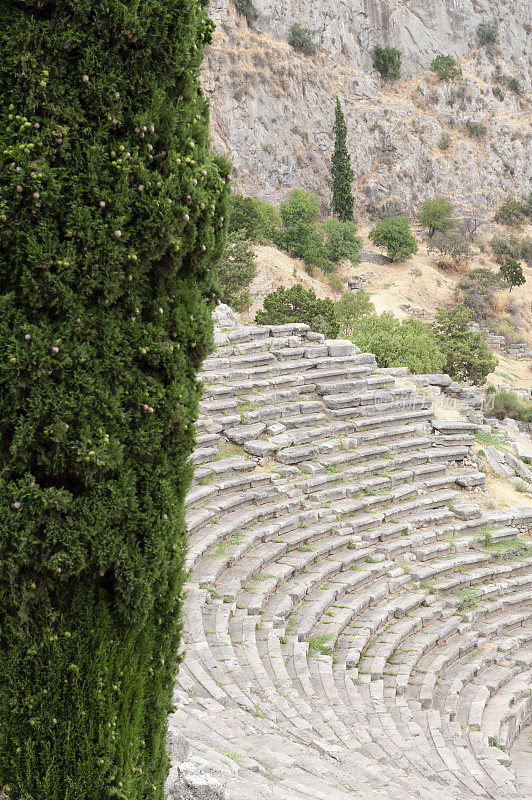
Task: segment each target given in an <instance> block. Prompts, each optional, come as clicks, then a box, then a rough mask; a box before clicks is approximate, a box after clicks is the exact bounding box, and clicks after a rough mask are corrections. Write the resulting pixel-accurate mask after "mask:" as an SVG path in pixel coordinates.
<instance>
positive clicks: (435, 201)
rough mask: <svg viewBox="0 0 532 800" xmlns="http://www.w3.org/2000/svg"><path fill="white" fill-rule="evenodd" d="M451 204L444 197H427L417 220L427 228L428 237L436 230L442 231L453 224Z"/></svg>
mask: <svg viewBox="0 0 532 800" xmlns="http://www.w3.org/2000/svg"><path fill="white" fill-rule="evenodd" d="M452 213H453V206H452V203H451V201H450V200H448V199H447V198H446V197H441V196H440V197H428V198H427V199H426V200H425V202H424V203H423V205H422V206H421V210H420V212H419V222H420V224H421V225H423V227H425V228H428V230H429V237H432V236H434V234H435V233H436V231H440V232H444V231H447V230H449V229H450V228H452V227H453V226H454V224H455V223H454V220H453V218H452V216H451V215H452Z"/></svg>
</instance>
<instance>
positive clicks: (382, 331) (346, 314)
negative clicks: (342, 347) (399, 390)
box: [337, 293, 445, 373]
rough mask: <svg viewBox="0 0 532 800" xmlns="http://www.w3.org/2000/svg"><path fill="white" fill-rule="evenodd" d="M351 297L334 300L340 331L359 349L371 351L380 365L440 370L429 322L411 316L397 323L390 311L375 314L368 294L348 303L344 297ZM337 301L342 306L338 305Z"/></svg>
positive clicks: (442, 361) (439, 355)
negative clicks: (369, 306)
mask: <svg viewBox="0 0 532 800" xmlns="http://www.w3.org/2000/svg"><path fill="white" fill-rule="evenodd" d="M357 294H360V293H357ZM363 294H365V293H363ZM351 296H352V295H345V296H344V297H342V299H341V300H340V301H339V303H337V314H338V318H339V321H340V329H341V333H342V335H344V336H348V337H349V338H350V339H352V341H353V342H355V344H357V345H358V346H359V347H360V348H361V349H362V350H364V351H366V352H369V353H374V355H375V358H376V359H377V364H378V365H379V367H408V369H409V370H410V371H411V372H418V373H419V372H441V371H442V369H443V365H444V364H445V356H444V355H443V353H442V351H441V349H440V348H439V347H438V344H437V342H436V339H435V337H434V334H433V332H432V329H431V327H430V325H428V324H427V323H426V322H421V320H418V319H414V318H413V317H409V318H407V319H405V320H403V321H402V322H400V321H399V320H398V319H397V317H394V315H393V314H392V313H391V312H389V311H385V312H384V313H383V314H380V315H377V314H375V313H374V309H373V313H372V311H371V309H370V308H368V297H367V296H366V297H360V298H357V299H356V300H355V302H352V301H351V302H350V301H349V300H347V298H349V297H351ZM344 298H346V299H345V301H344ZM340 304H343V307H340V308H338V307H339V306H340ZM369 305H371V304H369ZM356 306H358V309H357V308H356ZM357 311H358V313H357Z"/></svg>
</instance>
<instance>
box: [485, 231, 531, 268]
mask: <svg viewBox="0 0 532 800" xmlns="http://www.w3.org/2000/svg"><path fill="white" fill-rule="evenodd" d="M524 247H526V245H525V243H524V240H521V239H518V238H517V236H511V237H510V238H509V239H503V238H502V237H501V236H494V237H493V239H492V240H491V249H492V250H493V254H494V256H495V261H496V262H497V263H498V264H502V263H503V262H504V259H505V258H506V257H507V256H510V257H511V258H516V259H517V260H519V259H521V258H523V257H524V256H523V249H524Z"/></svg>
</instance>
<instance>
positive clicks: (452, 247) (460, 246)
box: [428, 228, 470, 264]
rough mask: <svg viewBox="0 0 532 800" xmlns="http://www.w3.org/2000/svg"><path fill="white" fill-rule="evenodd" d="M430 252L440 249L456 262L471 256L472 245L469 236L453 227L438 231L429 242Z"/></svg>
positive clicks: (458, 262) (444, 254)
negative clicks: (470, 245)
mask: <svg viewBox="0 0 532 800" xmlns="http://www.w3.org/2000/svg"><path fill="white" fill-rule="evenodd" d="M428 249H429V252H430V251H431V250H438V251H439V252H440V253H441V254H442V255H443V256H447V257H448V258H450V259H451V260H452V261H453V262H454V263H455V264H460V263H462V262H463V261H466V260H467V259H468V257H469V253H470V247H469V241H468V239H467V236H464V234H463V233H461V232H460V231H458V230H456V229H455V228H451V229H450V230H447V231H436V233H435V234H434V236H433V237H432V239H431V240H430V242H429V247H428Z"/></svg>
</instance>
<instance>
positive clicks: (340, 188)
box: [331, 98, 355, 222]
mask: <svg viewBox="0 0 532 800" xmlns="http://www.w3.org/2000/svg"><path fill="white" fill-rule="evenodd" d="M333 131H334V153H333V155H332V159H331V172H332V179H333V182H332V207H333V211H334V213H335V214H336V216H337V217H338V218H339V219H341V220H343V221H344V222H351V221H352V220H353V206H354V202H355V201H354V198H353V194H352V192H351V182H352V180H353V178H354V173H353V170H352V169H351V159H350V156H349V152H348V150H347V125H346V124H345V117H344V112H343V111H342V107H341V105H340V101H339V99H338V98H336V109H335V115H334V128H333Z"/></svg>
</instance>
